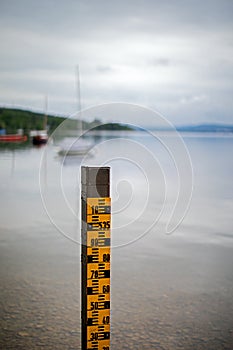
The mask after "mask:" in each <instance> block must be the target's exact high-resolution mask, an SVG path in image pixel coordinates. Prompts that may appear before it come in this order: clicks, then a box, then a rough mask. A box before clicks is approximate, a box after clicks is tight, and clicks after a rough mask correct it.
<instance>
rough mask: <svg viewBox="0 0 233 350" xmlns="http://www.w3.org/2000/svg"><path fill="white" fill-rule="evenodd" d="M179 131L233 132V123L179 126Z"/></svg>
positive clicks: (177, 128)
mask: <svg viewBox="0 0 233 350" xmlns="http://www.w3.org/2000/svg"><path fill="white" fill-rule="evenodd" d="M176 130H178V131H189V132H233V125H229V124H207V123H206V124H198V125H182V126H177V127H176Z"/></svg>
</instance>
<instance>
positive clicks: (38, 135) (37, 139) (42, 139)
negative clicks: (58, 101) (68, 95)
mask: <svg viewBox="0 0 233 350" xmlns="http://www.w3.org/2000/svg"><path fill="white" fill-rule="evenodd" d="M47 109H48V96H45V114H44V121H43V130H37V131H35V134H33V136H32V143H33V145H35V146H40V145H43V144H46V143H47V142H48V134H47V120H48V116H47Z"/></svg>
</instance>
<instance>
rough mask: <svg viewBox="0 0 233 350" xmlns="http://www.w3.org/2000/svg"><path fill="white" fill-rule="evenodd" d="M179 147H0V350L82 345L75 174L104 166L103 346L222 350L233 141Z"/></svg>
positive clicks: (152, 143) (127, 140)
mask: <svg viewBox="0 0 233 350" xmlns="http://www.w3.org/2000/svg"><path fill="white" fill-rule="evenodd" d="M183 140H184V144H185V146H186V147H187V150H188V152H189V154H190V159H191V163H190V162H189V158H188V156H187V153H186V149H185V146H184V145H183V144H182V140H178V143H177V140H176V137H174V136H172V135H162V136H161V138H160V139H158V138H156V137H154V136H151V135H147V134H141V133H121V134H114V135H105V136H103V135H102V136H101V137H98V136H95V137H93V138H92V141H93V142H95V145H94V147H93V148H94V152H93V154H92V156H90V157H85V158H80V157H79V158H78V157H59V156H58V155H57V144H56V143H57V142H58V141H55V143H53V144H50V145H48V147H42V148H33V147H30V146H28V147H25V148H17V147H16V148H11V149H9V148H6V147H3V146H1V148H0V164H1V173H0V179H1V181H0V189H1V212H0V261H1V264H0V278H1V285H0V298H1V321H0V322H1V330H0V348H2V349H41V348H44V349H80V332H81V326H80V292H81V289H80V284H81V281H80V245H79V242H80V231H79V227H80V166H81V165H110V166H111V196H112V201H113V217H112V264H111V269H112V271H111V349H112V350H114V349H115V350H119V349H134V350H135V349H148V350H149V349H185V350H187V349H190V350H191V349H212V350H213V349H232V344H233V299H232V295H233V230H232V229H233V224H232V213H233V182H232V174H233V157H232V154H233V136H232V135H227V134H222V135H221V134H214V135H211V134H184V135H183ZM168 149H169V150H170V153H169V152H168ZM174 160H175V162H174ZM192 175H193V184H192V181H191V180H192ZM192 185H193V189H192ZM179 189H180V190H179ZM191 193H192V199H191V203H189V199H190V194H191ZM178 194H180V197H179V198H178V201H177V196H178ZM176 201H177V207H176V210H175V211H174V215H173V218H172V220H171V222H170V224H169V225H170V226H167V224H168V222H169V218H170V217H171V215H172V211H173V209H174V206H175V204H176ZM189 204H190V205H189ZM185 212H186V215H185V217H184V219H183V220H182V217H183V215H184V214H185ZM179 221H182V222H181V224H180V225H178V227H177V228H176V229H175V230H174V231H172V230H170V231H172V232H170V233H168V231H169V230H168V227H170V228H172V229H173V228H174V227H175V226H176V225H177V224H178V223H179Z"/></svg>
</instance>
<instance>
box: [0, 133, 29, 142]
mask: <svg viewBox="0 0 233 350" xmlns="http://www.w3.org/2000/svg"><path fill="white" fill-rule="evenodd" d="M27 139H28V138H27V136H26V135H18V134H8V135H0V142H25V141H27Z"/></svg>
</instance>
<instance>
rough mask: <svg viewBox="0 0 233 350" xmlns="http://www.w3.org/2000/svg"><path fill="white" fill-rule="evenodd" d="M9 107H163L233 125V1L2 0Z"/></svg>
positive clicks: (169, 112) (175, 115) (186, 118)
mask: <svg viewBox="0 0 233 350" xmlns="http://www.w3.org/2000/svg"><path fill="white" fill-rule="evenodd" d="M0 38H1V57H0V75H1V79H0V104H1V105H8V104H9V105H15V106H16V105H22V106H25V107H27V106H29V107H32V108H35V109H41V110H43V109H44V96H45V95H46V94H47V95H48V98H49V107H48V109H49V112H56V113H60V114H66V115H68V114H71V113H73V112H74V111H75V110H76V109H77V89H76V81H75V80H76V79H75V69H76V66H77V64H79V68H80V76H81V78H80V81H81V96H82V97H81V101H82V106H83V107H84V108H88V107H91V106H94V105H96V104H102V103H108V102H127V103H135V104H140V105H143V106H146V107H149V108H152V109H156V110H158V111H159V112H160V113H162V114H163V115H164V116H165V117H166V118H167V119H168V120H169V121H171V122H172V123H174V124H190V123H194V124H196V123H203V122H224V123H231V124H233V112H232V111H233V108H232V107H233V1H232V0H170V1H169V0H164V1H162V0H142V1H139V0H132V1H131V0H118V1H117V2H114V1H111V0H66V1H64V0H63V1H62V0H40V1H35V0H0Z"/></svg>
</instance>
